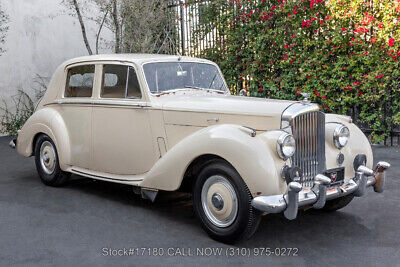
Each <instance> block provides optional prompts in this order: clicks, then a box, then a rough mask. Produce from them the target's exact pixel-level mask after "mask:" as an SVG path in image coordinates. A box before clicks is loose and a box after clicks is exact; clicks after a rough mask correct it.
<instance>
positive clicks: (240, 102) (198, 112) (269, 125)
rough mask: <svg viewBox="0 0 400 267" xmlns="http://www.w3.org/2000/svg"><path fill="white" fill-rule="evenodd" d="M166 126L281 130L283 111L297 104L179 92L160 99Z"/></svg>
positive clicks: (158, 100)
mask: <svg viewBox="0 0 400 267" xmlns="http://www.w3.org/2000/svg"><path fill="white" fill-rule="evenodd" d="M156 102H158V105H159V106H160V107H162V109H163V112H164V121H165V123H166V124H173V125H188V126H210V125H212V124H216V123H218V124H219V123H224V124H225V123H229V124H239V125H243V126H247V127H251V128H254V129H256V130H259V131H264V130H269V129H279V128H280V121H281V115H282V112H283V111H284V110H285V109H286V108H287V107H288V106H290V105H291V104H293V103H295V102H293V101H286V100H273V99H265V98H255V97H241V96H233V95H223V94H218V93H207V92H179V93H175V94H168V95H162V96H160V97H156Z"/></svg>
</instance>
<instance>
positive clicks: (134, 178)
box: [68, 167, 143, 185]
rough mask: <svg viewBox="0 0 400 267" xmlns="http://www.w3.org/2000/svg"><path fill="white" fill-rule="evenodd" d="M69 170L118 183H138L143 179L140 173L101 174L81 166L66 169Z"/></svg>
mask: <svg viewBox="0 0 400 267" xmlns="http://www.w3.org/2000/svg"><path fill="white" fill-rule="evenodd" d="M68 171H69V172H71V173H73V174H76V175H80V176H84V177H88V178H92V179H96V180H102V181H108V182H114V183H120V184H127V185H139V184H140V183H141V182H142V181H143V178H141V177H143V176H142V175H130V176H127V177H124V176H123V175H112V174H103V173H96V172H92V171H89V170H86V169H82V168H76V167H73V168H71V169H69V170H68Z"/></svg>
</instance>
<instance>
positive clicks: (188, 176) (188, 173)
mask: <svg viewBox="0 0 400 267" xmlns="http://www.w3.org/2000/svg"><path fill="white" fill-rule="evenodd" d="M216 160H222V161H224V162H225V163H227V164H229V165H230V166H231V167H232V168H233V169H235V168H234V167H233V166H232V164H230V163H229V162H228V161H227V160H226V159H224V158H222V157H220V156H218V155H215V154H203V155H200V156H198V157H197V158H195V159H193V160H192V162H190V164H189V166H188V167H187V168H186V170H185V174H184V175H183V178H182V182H181V185H180V187H179V189H178V191H183V192H186V193H190V192H191V191H192V188H193V184H194V182H195V181H196V179H197V175H196V174H198V173H199V172H200V171H201V170H202V169H203V168H204V167H205V166H207V165H208V164H209V163H211V162H214V161H216ZM235 170H236V169H235Z"/></svg>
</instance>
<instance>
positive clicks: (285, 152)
mask: <svg viewBox="0 0 400 267" xmlns="http://www.w3.org/2000/svg"><path fill="white" fill-rule="evenodd" d="M287 145H290V146H291V147H292V150H290V149H285V146H287ZM276 151H277V153H278V155H279V157H281V158H282V159H283V160H287V159H288V158H290V157H292V156H293V155H294V153H295V151H296V140H295V139H294V137H293V135H292V134H289V133H286V132H284V133H282V134H281V135H280V136H279V137H278V140H277V142H276Z"/></svg>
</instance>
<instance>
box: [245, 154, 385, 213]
mask: <svg viewBox="0 0 400 267" xmlns="http://www.w3.org/2000/svg"><path fill="white" fill-rule="evenodd" d="M389 167H390V164H389V163H387V162H384V161H381V162H378V164H377V165H376V168H375V170H371V169H369V168H367V167H365V166H360V167H359V168H358V170H357V171H356V176H355V177H354V178H352V179H350V180H349V181H348V182H347V183H345V184H343V185H341V186H335V187H333V188H329V185H330V183H331V179H330V178H328V177H326V176H324V175H322V174H318V175H316V176H315V179H314V186H313V187H312V188H311V189H302V186H301V184H299V183H297V182H291V183H289V185H288V190H287V193H286V194H284V195H273V196H259V197H255V198H254V199H253V200H252V202H251V204H252V206H253V207H254V208H256V209H258V210H260V211H262V212H267V213H280V212H284V215H285V217H286V218H287V219H289V220H293V219H296V217H297V211H298V209H299V208H300V207H304V206H312V207H313V208H315V209H321V208H323V207H324V206H325V203H326V201H327V200H331V199H335V198H339V197H343V196H346V195H349V194H354V196H356V197H361V196H363V195H364V194H365V190H366V188H367V187H369V186H373V188H374V191H375V192H377V193H382V192H383V190H384V186H385V179H386V170H387V169H388V168H389Z"/></svg>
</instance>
